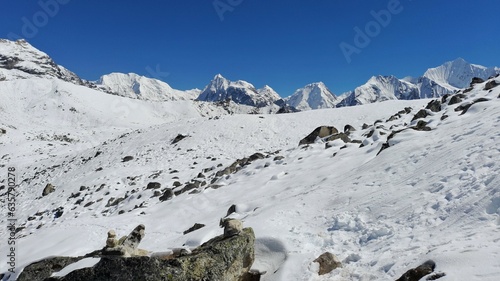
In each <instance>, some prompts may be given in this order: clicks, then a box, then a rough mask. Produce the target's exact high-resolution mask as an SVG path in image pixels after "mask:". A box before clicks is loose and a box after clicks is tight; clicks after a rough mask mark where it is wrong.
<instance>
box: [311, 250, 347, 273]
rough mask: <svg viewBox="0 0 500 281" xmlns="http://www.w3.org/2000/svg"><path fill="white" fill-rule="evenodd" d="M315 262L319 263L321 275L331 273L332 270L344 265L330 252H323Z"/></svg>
mask: <svg viewBox="0 0 500 281" xmlns="http://www.w3.org/2000/svg"><path fill="white" fill-rule="evenodd" d="M314 262H317V263H319V273H318V274H319V275H324V274H327V273H330V272H332V270H334V269H336V268H339V267H342V263H341V262H340V260H339V259H338V258H337V257H336V256H335V255H334V254H332V253H329V252H326V253H323V254H321V255H320V256H319V257H318V258H317V259H315V260H314Z"/></svg>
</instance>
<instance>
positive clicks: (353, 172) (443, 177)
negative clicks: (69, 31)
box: [0, 78, 500, 281]
mask: <svg viewBox="0 0 500 281" xmlns="http://www.w3.org/2000/svg"><path fill="white" fill-rule="evenodd" d="M496 82H497V83H500V79H498V78H497V80H496ZM2 83H4V82H0V85H2ZM9 83H11V82H9ZM19 83H21V82H19ZM33 83H35V84H38V82H33ZM487 83H489V85H490V86H491V85H493V82H492V81H487V82H485V83H480V84H476V85H475V88H474V89H473V90H472V91H470V92H468V93H467V94H466V95H464V96H463V97H462V98H461V99H463V100H462V101H460V99H455V101H457V100H458V103H455V104H448V103H449V102H450V100H451V99H450V98H448V99H445V100H444V103H443V104H442V105H441V108H439V109H440V110H436V111H431V110H430V109H429V110H424V112H425V113H426V114H420V115H421V116H423V115H426V116H425V117H420V118H416V117H415V114H416V113H417V112H418V111H419V110H420V109H423V107H424V106H425V105H426V104H427V103H428V102H429V100H420V99H419V100H411V101H399V100H392V101H385V102H380V103H374V104H368V105H362V106H356V107H346V108H336V109H326V110H318V111H307V112H300V113H295V114H286V115H226V116H221V117H219V118H212V117H210V118H208V117H196V116H195V115H192V116H190V117H189V118H178V119H171V120H172V122H163V123H159V124H157V125H154V126H152V127H149V128H148V127H147V126H144V127H142V125H141V124H137V125H141V126H139V127H135V128H132V129H131V130H129V131H128V132H127V133H126V134H122V135H120V136H112V137H111V138H110V139H108V138H107V136H101V135H100V134H96V135H95V140H96V141H101V142H99V143H98V144H89V146H88V147H87V148H86V149H83V150H82V149H79V150H73V149H72V148H73V147H74V146H75V143H71V142H66V145H65V146H67V147H68V148H67V149H66V150H52V151H50V153H48V152H46V151H45V150H44V149H46V148H45V147H47V146H51V145H59V146H60V147H63V146H62V143H65V142H63V141H61V140H58V139H50V140H46V141H44V142H41V141H40V140H36V141H35V140H33V139H30V138H26V137H25V135H24V134H29V133H30V132H31V131H34V130H36V129H37V128H38V127H39V126H40V125H38V124H36V123H33V124H32V122H30V120H39V119H41V118H42V116H44V115H46V114H48V112H47V111H43V110H42V106H38V107H33V109H32V111H33V114H32V115H29V116H28V117H27V118H28V119H26V121H24V122H23V123H22V124H21V123H19V124H18V123H16V122H19V120H18V119H17V118H16V114H20V113H21V112H10V113H9V114H7V113H6V114H4V115H2V118H4V117H7V116H9V115H10V116H11V117H10V119H2V120H5V121H3V122H4V124H3V125H2V126H7V132H6V134H5V135H2V136H0V141H2V146H0V155H5V154H8V157H7V156H6V157H3V158H2V160H1V161H2V165H7V166H10V165H12V166H16V167H17V169H18V178H19V183H20V185H19V187H18V191H19V196H18V197H17V202H18V211H17V213H16V216H17V217H18V225H19V226H22V227H24V229H22V230H20V231H19V233H18V234H17V235H18V240H17V242H18V245H20V247H19V248H18V256H19V257H22V260H20V261H19V264H18V269H20V268H21V267H22V266H23V265H26V264H28V263H30V262H32V261H35V260H37V259H40V258H43V257H46V256H49V255H80V254H85V253H88V252H91V251H93V250H95V249H99V248H102V246H103V245H104V243H105V238H106V233H107V231H108V230H109V229H115V230H116V231H117V232H118V234H119V235H123V234H127V233H128V232H130V230H131V229H133V228H134V227H135V226H136V225H138V224H141V223H142V224H144V225H145V226H146V236H145V238H144V240H143V241H142V242H141V248H145V249H148V250H151V251H164V250H168V249H171V248H177V247H183V246H184V247H194V246H196V245H199V244H200V243H202V242H204V241H207V240H208V239H210V238H212V237H214V236H216V235H218V234H220V233H221V229H220V228H219V227H218V221H219V219H220V218H221V217H223V216H224V215H225V214H226V212H227V209H228V208H229V206H231V205H233V204H235V205H236V208H235V209H236V213H234V214H233V216H234V217H237V218H240V219H242V220H243V223H244V225H245V226H250V227H253V228H254V230H255V233H256V236H257V240H256V262H255V263H254V265H253V267H254V268H256V269H260V270H264V271H267V274H265V275H264V276H262V280H265V281H274V280H286V281H294V280H314V281H323V280H325V281H326V280H395V279H397V278H398V277H399V276H401V274H403V273H404V272H405V271H406V270H407V269H409V268H410V267H415V266H417V265H419V264H420V263H422V262H423V261H425V260H427V259H433V260H434V261H436V263H437V268H436V270H437V271H442V272H445V273H446V276H445V277H443V278H442V279H440V280H443V281H446V280H487V281H490V280H491V281H493V280H498V279H499V278H500V272H499V271H498V262H497V260H498V257H499V256H500V244H499V243H498V241H499V239H500V237H499V236H498V233H499V230H500V188H499V187H500V178H499V177H498V174H499V173H500V166H498V165H497V164H496V159H498V158H499V157H500V145H499V144H500V139H499V138H500V136H499V135H498V131H499V129H500V99H499V98H498V96H499V95H500V87H496V88H493V89H492V91H489V90H484V89H485V88H486V87H487ZM17 87H20V86H19V85H18V86H17ZM5 91H7V90H5ZM59 92H63V91H62V89H61V90H60V91H59ZM0 93H2V92H0ZM96 93H98V92H96ZM2 94H5V93H2ZM110 97H112V96H110ZM115 98H120V97H115ZM457 98H458V96H457ZM91 100H92V99H91V98H89V100H88V102H90V101H91ZM126 100H129V101H130V102H132V103H133V104H135V103H142V101H137V100H131V99H126ZM16 102H18V103H24V101H23V98H22V97H20V100H19V101H17V100H16V99H14V97H12V101H10V102H9V103H16ZM96 102H100V101H99V100H98V101H96ZM186 102H187V101H186ZM148 104H149V103H148ZM166 104H170V103H166ZM469 105H470V106H469ZM47 106H48V105H47ZM103 106H105V105H103ZM409 107H411V108H412V110H411V112H410V113H409V114H407V113H406V112H408V111H409V110H408V108H409ZM56 108H57V107H56ZM405 108H407V109H406V110H404V109H405ZM465 108H467V109H468V110H466V112H464V109H465ZM35 112H36V114H35ZM49 112H51V111H49ZM133 112H135V111H133ZM392 113H397V114H394V115H392V116H391V114H392ZM37 114H38V115H37ZM102 114H107V112H106V111H103V113H102ZM133 116H135V115H133ZM102 117H103V118H105V119H106V118H107V117H106V115H104V116H102ZM151 118H154V117H151ZM131 119H133V118H131ZM174 120H175V122H173V121H174ZM122 121H123V122H125V120H122ZM419 121H422V122H424V123H423V124H424V125H422V123H420V122H419ZM363 123H366V124H368V125H367V126H363V127H364V128H365V129H362V125H363ZM11 124H17V126H18V127H16V129H12V128H10V127H8V126H10V125H11ZM31 124H32V125H31ZM346 124H350V125H352V126H353V127H354V128H355V129H356V131H353V132H352V133H351V135H350V136H349V137H350V138H351V139H353V140H359V141H361V147H360V144H359V143H344V142H343V141H341V140H335V141H332V142H329V143H328V146H326V147H325V143H324V142H323V141H321V140H317V142H316V143H313V144H310V145H307V146H302V147H298V142H299V140H300V139H301V138H303V137H304V136H306V135H307V134H309V133H310V132H311V131H312V130H313V129H314V128H316V127H317V126H320V125H333V126H335V127H337V128H339V129H340V130H342V128H343V127H344V126H345V125H346ZM68 125H69V126H68ZM103 125H105V124H103ZM116 125H119V124H116ZM54 126H55V125H54ZM114 126H115V124H113V125H111V126H109V127H110V128H113V127H114ZM419 126H420V127H419ZM59 127H60V129H61V130H62V129H64V130H69V131H68V132H70V133H71V135H73V134H75V135H77V134H78V132H79V131H80V130H83V129H82V128H81V127H78V126H75V125H74V124H73V123H66V122H61V124H60V126H59ZM412 127H419V128H421V129H423V130H414V129H411V128H412ZM427 128H428V129H430V131H425V130H427ZM13 132H17V133H13ZM11 134H12V135H11ZM179 134H182V135H184V136H186V138H184V139H182V140H180V141H179V142H178V143H172V140H173V139H175V138H176V136H178V135H179ZM82 141H83V140H82ZM104 141H105V142H104ZM383 148H385V149H384V150H383ZM40 151H41V152H42V155H39V153H40ZM255 152H260V153H262V154H263V155H264V156H266V155H268V156H269V157H268V158H262V159H257V160H255V161H253V162H251V163H249V164H248V165H245V166H244V167H242V168H241V170H239V171H238V172H236V173H231V174H226V175H222V176H220V177H218V179H216V180H215V181H213V183H212V180H213V179H215V177H216V174H217V172H219V171H221V170H223V169H224V168H225V167H227V166H229V165H231V163H233V162H234V161H235V160H236V159H238V158H239V159H241V158H243V157H248V156H250V155H252V154H253V153H255ZM29 155H31V156H33V157H34V159H36V161H31V162H29V161H25V159H28V158H29ZM18 156H22V157H18ZM125 156H132V157H133V159H132V160H130V161H127V162H124V161H123V159H124V157H125ZM276 156H280V157H276ZM200 173H201V174H200ZM195 181H198V182H199V186H198V187H197V188H194V189H192V190H189V192H184V193H179V195H178V196H174V197H173V198H172V199H171V200H168V201H164V202H161V201H160V200H159V198H158V195H155V193H156V192H155V191H160V190H162V191H163V189H164V188H167V187H168V188H173V190H174V191H180V190H181V189H183V188H185V187H187V186H188V184H189V183H193V184H194V183H195ZM149 182H158V183H160V184H161V189H158V190H152V189H146V186H147V184H148V183H149ZM176 182H179V183H180V184H181V186H180V187H175V188H174V185H177V183H176ZM203 182H205V183H203ZM48 183H51V184H53V185H54V186H55V189H56V190H55V192H53V193H51V194H49V195H47V196H44V197H42V196H41V193H42V190H43V188H44V186H45V185H46V184H48ZM3 184H5V183H3ZM82 186H83V188H82ZM160 193H161V192H160ZM117 199H120V200H118V201H117ZM115 203H116V204H115ZM61 208H62V209H61ZM61 210H62V213H61ZM6 215H7V214H6V212H2V213H0V223H1V224H2V225H5V223H6ZM194 223H203V224H205V225H206V226H205V227H204V228H202V229H199V230H197V231H195V232H192V233H189V234H187V235H183V233H182V232H183V231H184V230H186V229H187V228H189V227H191V226H192V225H193V224H194ZM0 237H7V233H6V228H5V227H2V228H0ZM7 246H8V245H7V243H1V244H0V250H1V252H2V253H3V252H5V251H6V247H7ZM325 251H330V252H332V253H334V254H335V255H337V256H338V257H339V258H340V260H341V261H342V262H343V264H344V267H343V268H341V269H336V270H334V271H333V272H331V273H329V274H326V275H323V276H319V275H318V274H317V264H315V263H313V262H312V261H313V260H314V259H315V258H316V257H317V256H318V255H320V254H321V253H323V252H325ZM2 259H3V258H2ZM2 261H3V260H2ZM6 270H7V265H6V263H5V262H2V263H0V272H4V271H6Z"/></svg>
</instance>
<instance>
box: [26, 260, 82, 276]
mask: <svg viewBox="0 0 500 281" xmlns="http://www.w3.org/2000/svg"><path fill="white" fill-rule="evenodd" d="M83 258H84V257H52V258H48V259H44V260H41V261H38V262H34V263H32V264H30V265H29V266H27V267H25V268H24V270H23V272H22V273H21V274H20V275H19V277H18V278H17V281H43V280H46V279H47V278H49V277H50V276H51V275H52V273H54V272H58V271H60V270H61V269H63V268H65V267H66V266H68V265H70V264H72V263H75V262H77V261H79V260H81V259H83Z"/></svg>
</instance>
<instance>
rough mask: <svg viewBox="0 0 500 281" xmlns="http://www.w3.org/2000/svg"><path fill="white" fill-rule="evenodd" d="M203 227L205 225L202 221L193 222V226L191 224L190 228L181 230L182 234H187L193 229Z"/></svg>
mask: <svg viewBox="0 0 500 281" xmlns="http://www.w3.org/2000/svg"><path fill="white" fill-rule="evenodd" d="M203 227H205V225H204V224H202V223H195V224H194V225H193V226H191V227H190V228H188V229H187V230H185V231H184V232H182V233H183V234H184V235H186V234H188V233H191V232H193V231H195V230H198V229H200V228H203Z"/></svg>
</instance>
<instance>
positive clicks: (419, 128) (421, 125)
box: [412, 120, 432, 131]
mask: <svg viewBox="0 0 500 281" xmlns="http://www.w3.org/2000/svg"><path fill="white" fill-rule="evenodd" d="M412 129H413V130H416V131H431V130H432V129H431V128H430V127H428V126H427V122H425V121H424V120H419V121H418V122H417V125H416V126H415V127H412Z"/></svg>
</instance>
